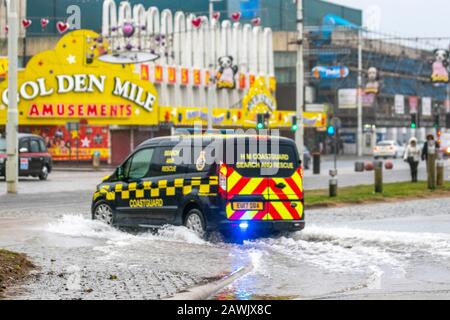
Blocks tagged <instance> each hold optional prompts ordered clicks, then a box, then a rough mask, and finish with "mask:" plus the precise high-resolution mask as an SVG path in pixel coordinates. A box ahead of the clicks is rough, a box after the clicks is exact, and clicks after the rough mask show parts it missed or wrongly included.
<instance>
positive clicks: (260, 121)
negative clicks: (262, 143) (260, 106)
mask: <svg viewBox="0 0 450 320" xmlns="http://www.w3.org/2000/svg"><path fill="white" fill-rule="evenodd" d="M265 127H266V126H265V116H264V114H262V113H258V116H257V121H256V129H258V130H262V129H265Z"/></svg>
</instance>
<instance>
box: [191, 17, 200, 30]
mask: <svg viewBox="0 0 450 320" xmlns="http://www.w3.org/2000/svg"><path fill="white" fill-rule="evenodd" d="M192 25H193V26H194V27H195V28H197V29H198V28H200V27H201V25H202V18H200V17H199V18H195V19H192Z"/></svg>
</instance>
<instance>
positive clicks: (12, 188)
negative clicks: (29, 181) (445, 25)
mask: <svg viewBox="0 0 450 320" xmlns="http://www.w3.org/2000/svg"><path fill="white" fill-rule="evenodd" d="M17 2H18V0H10V1H9V5H8V26H9V32H8V61H9V67H8V120H7V123H6V138H7V151H6V153H7V162H6V184H7V192H8V193H17V185H18V181H19V179H18V166H17V165H18V162H19V156H18V150H17V149H18V138H17V136H18V134H17V130H18V124H19V119H18V111H17V62H18V57H17V52H18V49H17V47H18V42H19V37H18V31H19V18H18V12H17Z"/></svg>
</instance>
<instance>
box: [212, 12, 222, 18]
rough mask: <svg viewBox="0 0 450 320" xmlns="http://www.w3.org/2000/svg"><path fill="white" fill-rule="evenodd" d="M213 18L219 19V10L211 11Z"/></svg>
mask: <svg viewBox="0 0 450 320" xmlns="http://www.w3.org/2000/svg"><path fill="white" fill-rule="evenodd" d="M213 19H214V20H219V19H220V12H219V11H216V12H214V13H213Z"/></svg>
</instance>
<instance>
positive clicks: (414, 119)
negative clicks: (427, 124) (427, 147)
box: [410, 113, 417, 129]
mask: <svg viewBox="0 0 450 320" xmlns="http://www.w3.org/2000/svg"><path fill="white" fill-rule="evenodd" d="M410 128H411V129H416V128H417V113H413V114H412V115H411V124H410Z"/></svg>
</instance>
